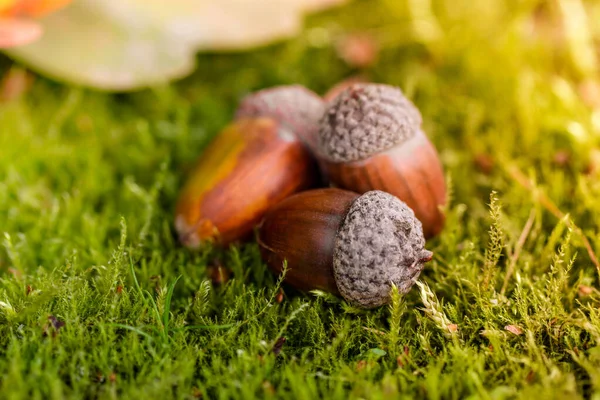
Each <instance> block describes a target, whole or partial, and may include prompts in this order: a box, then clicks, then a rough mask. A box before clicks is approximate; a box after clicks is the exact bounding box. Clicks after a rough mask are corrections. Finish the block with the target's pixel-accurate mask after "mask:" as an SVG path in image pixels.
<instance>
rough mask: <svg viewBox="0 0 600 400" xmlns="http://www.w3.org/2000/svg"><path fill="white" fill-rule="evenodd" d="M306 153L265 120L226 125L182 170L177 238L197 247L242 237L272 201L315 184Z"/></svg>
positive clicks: (274, 123)
mask: <svg viewBox="0 0 600 400" xmlns="http://www.w3.org/2000/svg"><path fill="white" fill-rule="evenodd" d="M317 176H318V173H317V170H316V165H315V162H314V160H313V158H312V156H311V154H310V152H309V151H308V150H307V149H306V148H305V146H304V145H303V144H302V143H301V142H299V141H298V140H297V139H296V138H295V136H294V135H293V134H292V132H291V131H290V130H289V128H287V127H284V126H282V125H281V124H280V123H278V122H277V121H275V120H274V119H271V118H263V117H260V118H242V119H239V120H237V121H235V122H233V123H232V124H230V125H229V126H228V127H226V128H225V129H224V130H223V131H222V132H221V133H220V134H219V135H218V136H217V137H216V138H215V139H214V140H213V142H212V143H210V145H209V146H208V148H207V149H206V150H205V151H204V152H203V154H202V156H201V157H200V158H199V159H198V161H197V163H196V165H195V166H194V167H193V168H192V170H191V171H190V172H189V174H188V180H187V182H186V183H185V186H184V187H183V189H182V191H181V194H180V196H179V200H178V202H177V206H176V220H175V227H176V230H177V232H178V234H179V238H180V240H181V242H182V243H183V244H184V245H185V246H188V247H198V246H199V245H200V244H201V243H203V242H206V241H210V242H216V243H217V244H221V245H227V244H229V243H232V242H234V241H237V240H243V239H246V238H248V237H249V236H250V235H251V233H252V230H253V228H254V226H255V225H256V224H258V223H259V222H260V220H261V219H262V217H263V215H264V214H265V212H266V211H267V210H268V209H269V208H270V207H271V206H273V205H274V204H277V203H278V202H280V201H281V200H283V199H285V198H286V197H288V196H290V195H291V194H293V193H296V192H298V191H301V190H305V189H308V188H310V187H312V186H313V185H315V181H316V177H317Z"/></svg>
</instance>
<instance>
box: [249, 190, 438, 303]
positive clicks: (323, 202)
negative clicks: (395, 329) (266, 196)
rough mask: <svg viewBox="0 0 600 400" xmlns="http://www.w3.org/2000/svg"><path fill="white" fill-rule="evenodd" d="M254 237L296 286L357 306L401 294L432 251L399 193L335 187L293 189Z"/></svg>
mask: <svg viewBox="0 0 600 400" xmlns="http://www.w3.org/2000/svg"><path fill="white" fill-rule="evenodd" d="M257 242H258V244H259V247H260V252H261V255H262V258H263V260H264V261H265V263H266V264H267V265H268V266H269V268H270V269H271V270H272V271H273V272H274V273H275V274H280V273H281V271H282V269H283V265H284V262H287V268H288V269H287V271H286V275H285V281H286V282H288V283H289V284H291V285H292V286H295V287H296V288H298V289H300V290H313V289H320V290H323V291H327V292H330V293H334V294H337V295H341V296H342V297H344V298H345V299H346V300H347V301H348V302H349V303H351V304H353V305H356V306H360V307H363V308H372V307H377V306H380V305H383V304H386V303H387V302H388V301H389V299H390V297H389V296H390V290H391V285H392V283H393V284H395V285H396V287H397V288H398V289H399V291H400V292H401V293H403V294H404V293H407V292H408V291H409V290H410V288H411V287H412V286H413V284H414V283H415V282H416V280H417V278H418V277H419V274H420V273H421V270H422V269H423V266H424V263H425V262H427V261H430V260H431V258H432V255H433V254H432V253H431V252H430V251H428V250H426V249H425V248H424V246H425V238H424V237H423V230H422V226H421V222H419V220H418V219H416V218H415V215H414V213H413V211H412V210H411V209H410V208H409V207H408V206H407V205H406V204H405V203H404V202H402V201H401V200H399V199H398V198H397V197H395V196H392V195H391V194H389V193H385V192H382V191H378V190H373V191H369V192H366V193H364V194H362V195H360V194H357V193H354V192H351V191H347V190H342V189H335V188H328V189H315V190H309V191H306V192H302V193H298V194H296V195H294V196H291V197H289V198H287V199H286V200H284V201H282V202H281V203H279V204H278V205H276V206H275V207H273V208H272V209H271V210H270V211H269V212H268V213H267V214H266V215H265V218H264V220H263V221H262V223H261V225H260V227H259V230H258V234H257Z"/></svg>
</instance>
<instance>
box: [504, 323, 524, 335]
mask: <svg viewBox="0 0 600 400" xmlns="http://www.w3.org/2000/svg"><path fill="white" fill-rule="evenodd" d="M504 329H505V330H507V331H509V332H510V333H512V334H513V335H517V336H519V335H522V334H523V330H522V329H521V328H519V327H518V326H516V325H506V326H505V327H504Z"/></svg>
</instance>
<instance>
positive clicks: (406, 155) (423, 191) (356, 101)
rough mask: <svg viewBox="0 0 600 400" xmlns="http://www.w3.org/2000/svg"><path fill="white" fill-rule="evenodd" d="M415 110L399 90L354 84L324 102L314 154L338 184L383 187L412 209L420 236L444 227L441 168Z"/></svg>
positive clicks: (364, 188) (355, 187)
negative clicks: (419, 226)
mask: <svg viewBox="0 0 600 400" xmlns="http://www.w3.org/2000/svg"><path fill="white" fill-rule="evenodd" d="M421 123H422V118H421V114H420V113H419V110H417V108H416V107H415V106H414V105H413V104H412V103H411V102H410V100H408V99H407V98H406V97H405V96H404V94H403V93H402V91H401V90H400V89H398V88H395V87H393V86H388V85H382V84H368V83H359V84H354V85H351V86H349V87H348V88H347V89H346V90H344V91H343V92H342V93H340V94H339V95H338V96H337V97H336V98H335V99H334V100H333V101H332V102H331V103H330V104H329V106H328V108H327V110H326V111H325V114H324V115H323V118H322V119H321V123H320V130H319V139H318V152H317V154H318V157H319V158H320V165H321V166H322V168H323V169H325V171H326V175H327V177H328V178H329V179H330V181H331V182H332V183H333V184H334V185H335V186H337V187H340V188H343V189H348V190H353V191H355V192H358V193H364V192H367V191H369V190H382V191H385V192H388V193H391V194H393V195H394V196H396V197H398V198H399V199H401V200H403V201H404V202H406V204H407V205H408V206H409V207H410V208H412V209H413V210H414V212H415V215H416V217H417V218H418V219H419V220H420V221H421V222H422V224H423V231H424V233H425V237H427V238H429V237H432V236H435V235H436V234H438V233H439V232H440V231H441V229H442V228H443V226H444V220H445V217H444V214H443V212H442V210H441V208H442V207H443V206H444V204H445V200H446V185H445V180H444V171H443V168H442V164H441V162H440V159H439V156H438V153H437V151H436V149H435V147H434V146H433V144H432V143H431V142H430V140H429V139H428V138H427V136H426V135H425V134H424V133H423V131H422V129H421Z"/></svg>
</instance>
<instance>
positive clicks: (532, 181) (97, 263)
mask: <svg viewBox="0 0 600 400" xmlns="http://www.w3.org/2000/svg"><path fill="white" fill-rule="evenodd" d="M423 5H425V6H423ZM581 7H582V4H581V3H580V2H579V0H555V1H550V2H547V3H544V2H541V1H537V0H527V1H520V2H515V1H508V0H506V1H494V2H492V1H485V0H481V1H477V2H473V1H470V0H452V1H451V0H440V1H436V2H435V6H434V7H431V8H427V2H422V3H421V2H416V1H410V0H407V1H395V0H388V1H386V0H377V1H374V0H369V1H357V2H354V3H351V4H350V5H349V6H345V7H342V8H339V9H336V10H332V11H330V12H327V13H323V14H319V15H316V16H312V17H310V18H309V19H308V21H307V26H306V29H305V30H304V32H303V33H302V34H301V35H300V36H298V37H297V38H295V39H293V40H291V41H288V42H285V43H279V44H275V45H272V46H268V47H266V48H261V49H257V50H253V51H251V52H247V53H239V54H230V53H227V54H220V53H212V54H201V55H199V56H198V60H197V61H198V69H197V70H196V72H195V73H194V74H193V75H192V76H191V77H188V78H186V79H184V80H182V81H179V82H176V83H173V84H171V85H166V86H161V87H157V88H153V89H152V90H144V91H140V92H136V93H130V94H118V95H115V94H106V93H99V92H95V91H91V90H86V89H81V88H74V87H70V86H68V85H63V84H59V83H55V82H52V81H50V80H46V79H44V78H41V77H36V78H35V82H34V84H33V87H32V88H31V89H30V90H29V91H28V92H27V93H25V94H24V95H23V96H22V97H21V98H20V99H17V100H13V101H11V102H8V103H4V104H2V105H0V149H1V150H0V233H1V234H2V237H1V238H0V393H2V395H1V397H2V398H6V399H19V398H22V399H64V398H156V399H159V398H160V399H167V398H200V397H203V398H222V399H225V398H252V397H258V398H271V397H272V398H285V399H291V398H304V399H313V398H317V397H319V396H322V397H327V398H340V399H347V398H369V399H377V398H399V397H405V398H416V397H424V398H430V399H438V398H484V399H488V398H490V399H501V398H590V397H591V398H600V397H598V396H600V309H599V306H600V291H599V290H598V288H599V272H600V264H599V263H598V260H597V258H598V253H600V235H599V234H598V233H599V230H600V202H599V201H598V199H599V198H600V146H599V144H600V140H599V139H600V84H599V76H600V75H599V70H600V69H599V68H600V66H599V64H598V56H599V54H598V49H599V48H600V46H599V45H598V44H599V42H600V30H599V29H600V27H599V26H593V24H592V23H591V22H590V21H598V20H599V19H600V5H599V4H597V3H590V4H586V6H585V7H586V10H587V12H588V18H587V20H588V25H587V26H586V25H585V18H584V19H582V18H581V16H582V15H584V16H585V14H581V13H580V11H582V9H581ZM596 25H597V24H596ZM357 33H358V34H359V35H367V36H368V37H369V38H370V39H368V40H366V41H360V40H359V41H358V42H360V43H361V46H367V47H366V51H367V53H368V52H370V51H374V52H375V53H376V54H377V58H376V60H370V59H369V57H367V60H366V62H364V61H365V60H362V61H361V60H359V59H357V57H358V58H360V56H361V54H362V53H361V54H356V52H357V51H358V52H359V53H360V51H362V50H365V48H362V47H360V46H359V50H356V48H354V50H352V48H351V47H352V46H347V44H348V40H352V38H353V37H355V35H356V34H357ZM361 37H363V36H361ZM344 38H345V39H344ZM344 40H345V41H346V42H345V43H346V46H345V47H344V45H340V41H341V42H342V43H343V42H344ZM374 44H376V45H377V46H376V47H378V48H377V49H373V48H369V46H372V45H374ZM360 49H362V50H360ZM348 51H349V52H350V53H347V52H348ZM340 52H342V53H343V54H345V58H346V60H344V59H342V57H340ZM344 52H346V53H344ZM363 63H364V64H370V65H363ZM1 65H2V71H1V72H2V73H3V74H4V73H6V72H7V71H8V69H9V68H11V63H10V62H9V61H8V60H7V59H3V60H2V63H1ZM357 74H360V75H361V76H362V77H363V78H364V79H368V80H370V81H373V82H382V83H388V84H392V85H397V86H399V87H401V88H402V89H403V90H404V92H405V93H406V95H407V96H408V97H409V98H411V99H412V100H413V101H414V102H415V103H416V104H417V106H418V107H419V108H420V110H421V112H422V114H423V119H424V130H425V131H426V132H427V134H428V135H429V136H430V138H431V140H432V141H433V143H434V144H435V145H436V147H437V148H438V150H439V153H440V156H441V159H442V162H443V164H444V167H445V170H446V173H447V179H448V185H449V187H450V188H451V194H450V197H449V200H450V202H449V205H448V208H447V210H446V212H447V224H446V227H445V229H444V231H443V232H442V234H441V235H439V236H438V237H437V238H435V239H433V240H431V241H429V242H428V244H427V248H428V249H430V250H432V251H433V252H434V253H435V257H434V259H433V261H432V262H430V263H428V264H427V265H426V268H425V270H424V272H423V274H422V275H421V278H420V282H422V285H421V286H415V287H414V288H413V290H412V291H411V292H410V293H408V294H407V295H406V296H405V297H404V298H402V299H396V300H397V301H395V302H394V304H393V305H392V306H389V307H381V308H379V309H375V310H369V311H365V310H359V309H356V308H353V307H351V306H349V305H348V304H346V303H345V302H343V301H341V300H340V299H337V298H335V297H333V296H327V295H323V294H319V293H316V294H315V293H300V292H297V291H295V290H293V289H292V288H290V287H288V286H285V285H283V286H281V285H279V284H278V279H277V277H276V276H273V275H272V274H271V273H270V272H269V271H268V270H267V269H266V267H265V265H264V264H263V263H262V261H261V260H260V256H259V252H258V249H257V246H256V244H255V243H248V244H244V245H239V246H233V247H231V248H228V249H225V250H220V249H216V248H204V249H202V250H201V251H195V252H194V251H189V250H186V249H184V248H182V247H181V246H180V245H179V244H178V243H177V241H176V239H175V235H174V228H173V220H174V217H173V209H174V203H175V201H176V198H177V193H178V190H179V188H180V187H181V184H182V182H183V180H184V179H185V177H186V173H187V171H188V170H189V168H190V166H191V165H192V163H193V161H194V160H195V159H196V158H197V157H198V156H199V155H200V154H201V153H202V150H203V148H204V147H205V145H206V144H207V143H208V142H209V141H210V140H211V139H212V138H213V137H214V136H215V135H216V134H218V132H219V131H220V130H221V129H222V128H223V127H224V126H225V125H226V124H227V123H228V121H230V120H231V119H232V115H233V111H234V109H235V107H236V104H237V103H238V102H239V100H240V99H241V98H242V97H243V96H244V95H246V94H247V93H249V92H250V91H254V90H257V89H261V88H264V87H269V86H273V85H278V84H290V83H299V84H303V85H306V86H307V87H309V88H310V89H313V90H315V91H317V92H318V93H324V92H325V91H326V90H327V89H328V88H329V87H331V86H332V85H334V84H335V83H337V82H339V81H341V80H343V79H346V78H348V77H352V76H355V75H357ZM215 260H220V261H218V262H217V261H215ZM219 265H221V267H222V269H221V271H223V273H222V274H219V272H218V271H219V269H218V267H219ZM280 293H282V294H283V296H281V295H280ZM281 338H285V340H283V339H281ZM534 396H535V397H534Z"/></svg>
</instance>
